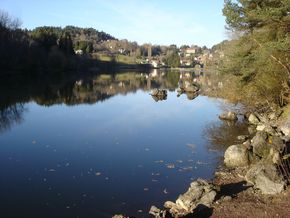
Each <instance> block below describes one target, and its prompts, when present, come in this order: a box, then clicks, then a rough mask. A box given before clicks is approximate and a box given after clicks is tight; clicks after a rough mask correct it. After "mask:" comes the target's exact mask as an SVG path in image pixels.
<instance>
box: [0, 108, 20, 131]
mask: <svg viewBox="0 0 290 218" xmlns="http://www.w3.org/2000/svg"><path fill="white" fill-rule="evenodd" d="M24 111H25V108H24V105H23V104H21V103H18V104H14V105H10V106H8V107H6V108H3V109H1V108H0V132H4V131H6V130H9V129H10V128H11V126H12V125H14V124H19V123H21V122H22V120H23V113H24Z"/></svg>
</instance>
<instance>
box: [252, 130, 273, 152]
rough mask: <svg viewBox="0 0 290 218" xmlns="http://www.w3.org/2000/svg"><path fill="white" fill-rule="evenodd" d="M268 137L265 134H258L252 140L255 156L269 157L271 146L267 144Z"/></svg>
mask: <svg viewBox="0 0 290 218" xmlns="http://www.w3.org/2000/svg"><path fill="white" fill-rule="evenodd" d="M267 138H268V135H267V133H265V132H261V131H259V132H257V134H256V135H255V136H254V138H253V139H252V147H253V152H254V154H256V155H258V156H259V157H266V156H268V155H269V152H270V148H271V146H270V145H269V144H268V143H267Z"/></svg>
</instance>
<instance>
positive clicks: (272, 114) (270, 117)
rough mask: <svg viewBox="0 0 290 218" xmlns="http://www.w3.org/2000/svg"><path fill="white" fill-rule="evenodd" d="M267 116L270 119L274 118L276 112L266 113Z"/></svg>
mask: <svg viewBox="0 0 290 218" xmlns="http://www.w3.org/2000/svg"><path fill="white" fill-rule="evenodd" d="M268 118H269V119H270V120H274V119H276V118H277V116H276V113H275V112H272V113H270V114H269V115H268Z"/></svg>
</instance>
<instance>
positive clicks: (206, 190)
mask: <svg viewBox="0 0 290 218" xmlns="http://www.w3.org/2000/svg"><path fill="white" fill-rule="evenodd" d="M216 194H217V193H216V189H215V186H213V185H212V184H210V183H208V182H206V181H205V180H202V179H198V180H196V181H194V182H192V183H191V184H190V187H189V189H188V190H187V192H185V193H184V194H182V195H180V196H179V197H178V199H177V200H176V201H175V203H174V202H171V201H167V202H165V204H164V207H166V208H167V209H169V212H170V214H171V215H172V216H173V217H182V216H186V215H188V214H190V213H193V211H194V209H196V208H197V206H198V205H205V206H208V207H209V206H210V205H211V204H212V203H213V201H214V199H215V196H216Z"/></svg>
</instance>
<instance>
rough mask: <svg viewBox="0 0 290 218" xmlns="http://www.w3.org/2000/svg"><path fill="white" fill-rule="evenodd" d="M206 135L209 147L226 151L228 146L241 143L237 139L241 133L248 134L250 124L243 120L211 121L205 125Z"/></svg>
mask: <svg viewBox="0 0 290 218" xmlns="http://www.w3.org/2000/svg"><path fill="white" fill-rule="evenodd" d="M203 133H204V135H205V137H206V138H207V139H208V140H209V145H208V146H209V149H210V150H217V151H225V149H226V148H227V147H229V146H230V145H234V144H239V143H241V141H239V140H238V139H237V136H239V135H247V134H248V133H249V132H248V126H247V124H246V123H245V122H243V121H242V120H241V121H240V120H239V121H237V122H234V121H224V120H221V121H219V122H211V123H209V124H208V125H206V126H205V128H204V131H203Z"/></svg>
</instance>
